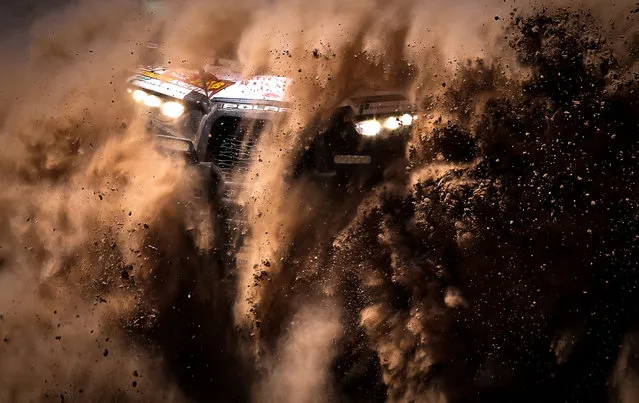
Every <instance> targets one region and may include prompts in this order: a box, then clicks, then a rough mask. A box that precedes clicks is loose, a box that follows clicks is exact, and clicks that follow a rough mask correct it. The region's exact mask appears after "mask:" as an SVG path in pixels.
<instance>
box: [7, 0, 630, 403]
mask: <svg viewBox="0 0 639 403" xmlns="http://www.w3.org/2000/svg"><path fill="white" fill-rule="evenodd" d="M61 3H63V2H61ZM116 3H117V4H111V3H109V4H106V3H104V2H97V1H81V2H73V3H69V4H64V5H60V6H56V7H57V8H56V9H55V10H54V11H53V12H51V13H45V12H44V11H43V12H42V14H43V15H44V16H42V17H39V18H38V19H36V21H35V23H34V25H33V26H32V27H31V28H30V31H29V32H28V34H26V39H25V38H18V37H12V38H13V39H12V41H11V42H10V43H7V46H6V48H7V49H12V48H13V47H14V46H18V44H20V43H29V47H28V50H27V51H26V52H25V51H24V49H22V50H21V52H24V55H21V57H20V58H19V59H18V60H9V61H3V62H2V63H3V64H2V65H3V66H5V64H6V66H7V68H6V69H5V71H7V72H9V73H7V74H6V75H5V76H4V77H2V78H0V83H1V84H2V86H3V91H2V92H0V119H1V120H0V139H1V141H2V148H1V150H0V178H1V180H2V181H3V185H4V186H3V189H1V190H0V290H1V291H0V355H1V356H2V360H0V401H16V402H18V401H224V402H226V401H254V402H260V401H298V402H323V401H345V402H357V401H361V402H371V401H380V402H381V401H388V402H404V401H411V402H469V401H491V402H495V401H503V402H511V401H519V402H525V401H530V402H533V401H535V402H536V401H562V402H563V401H579V402H581V401H612V402H632V401H635V400H636V399H637V396H639V384H638V383H637V376H638V375H637V371H638V370H639V369H638V368H637V367H636V359H635V358H636V355H637V354H639V352H637V347H636V337H637V336H636V326H637V324H638V322H637V317H638V314H639V312H637V310H638V309H637V307H638V306H639V298H638V297H639V294H638V293H637V290H636V287H637V282H638V280H639V278H638V276H637V272H636V270H637V264H638V262H639V259H638V256H637V254H638V251H637V246H636V245H637V240H639V231H638V220H639V213H638V212H639V209H638V206H637V200H638V199H637V197H638V196H639V195H638V194H637V192H638V190H637V189H639V188H638V186H637V175H638V173H637V157H638V152H639V149H638V148H639V141H638V138H637V133H638V132H639V130H638V129H639V115H638V114H637V111H639V100H638V98H637V93H638V91H639V84H638V82H637V79H638V78H639V69H638V66H639V64H637V60H638V57H639V52H638V51H637V49H639V33H638V32H637V24H636V15H637V14H636V13H634V14H633V13H632V11H634V8H636V7H634V8H633V7H631V5H630V4H628V7H626V4H623V5H617V6H616V7H615V8H613V10H614V11H610V10H602V9H601V8H600V7H599V6H597V5H594V6H593V7H592V9H590V10H579V9H577V8H574V7H573V8H555V7H551V6H548V7H547V8H545V9H537V10H531V9H529V8H525V9H520V10H517V9H512V10H511V9H509V8H507V7H506V6H505V5H503V4H501V3H500V4H499V5H496V4H492V5H491V7H487V8H485V9H484V8H482V7H481V6H479V5H468V4H466V5H464V4H462V3H459V4H453V5H451V6H450V7H448V8H446V7H439V6H438V8H437V11H438V12H439V13H433V10H434V9H433V8H432V7H427V6H428V5H430V6H432V4H430V3H428V4H426V3H424V4H421V3H419V2H411V1H396V2H379V1H373V0H369V1H361V2H349V3H347V4H346V3H344V4H342V3H343V2H336V1H328V2H324V3H323V4H322V5H318V9H317V10H315V12H314V13H309V12H308V10H307V6H306V5H305V4H303V2H297V1H282V2H276V3H275V4H269V5H264V4H262V3H261V2H259V1H243V2H228V1H220V2H215V3H214V2H205V1H199V2H194V3H192V4H189V5H188V6H184V5H182V4H178V2H173V3H172V4H171V3H170V4H169V5H168V6H169V7H175V8H174V9H171V8H169V10H172V11H171V12H170V13H165V14H162V15H163V16H164V17H166V16H167V15H168V16H170V18H165V19H164V21H163V22H159V21H158V18H157V15H156V16H155V17H154V16H153V15H149V14H148V13H145V12H143V11H142V10H141V9H140V8H139V5H138V4H137V3H135V4H134V2H128V1H118V2H116ZM236 3H237V4H236ZM382 3H383V4H382ZM473 4H475V3H473ZM624 7H626V8H624ZM622 9H623V10H622ZM620 10H622V11H620ZM239 11H241V15H242V16H243V18H238V15H240V14H239ZM617 12H619V14H615V13H617ZM434 15H437V17H434ZM274 16H277V17H274ZM497 16H498V17H499V18H497ZM444 17H450V21H452V22H450V24H452V26H449V25H446V23H444V22H442V21H444V20H445V18H444ZM207 19H208V21H206V20H207ZM474 20H481V23H477V22H476V21H474ZM70 21H73V22H74V23H75V24H70V23H69V22H70ZM282 21H286V24H283V23H282ZM473 21H474V22H473ZM611 21H612V22H614V24H609V22H611ZM205 22H206V23H205ZM214 22H215V23H214ZM471 22H472V24H471ZM18 25H19V24H18ZM71 25H73V26H71ZM478 25H479V27H478ZM471 26H472V28H470V27H471ZM142 27H144V28H142ZM160 27H162V28H163V29H164V39H163V41H164V42H163V45H164V48H163V50H162V52H163V53H162V55H161V56H162V57H163V58H164V59H165V62H167V63H168V62H171V64H173V65H197V64H198V63H199V62H200V61H204V60H205V59H206V57H218V56H223V57H229V56H230V57H237V58H239V59H240V60H241V61H242V62H243V64H244V66H245V67H246V70H247V74H248V73H271V74H283V75H288V76H294V78H295V79H296V83H295V86H294V88H293V90H292V94H291V95H292V96H293V97H294V99H296V100H298V101H300V102H299V105H302V106H299V107H297V109H296V110H295V111H294V113H293V115H292V116H291V117H290V119H288V120H287V121H284V122H282V124H281V125H280V126H278V127H276V128H275V129H274V130H273V132H272V133H269V134H270V135H271V136H268V137H265V138H263V139H262V141H261V143H260V144H259V145H258V149H259V153H260V160H259V162H258V161H256V162H255V164H254V167H253V169H252V170H251V171H250V172H249V173H248V174H247V175H248V176H247V177H246V178H245V180H246V181H247V183H250V186H249V187H248V190H247V192H246V194H243V195H241V196H242V198H243V201H244V202H245V203H246V206H247V209H248V211H249V213H250V222H251V230H252V239H251V242H250V243H249V245H250V250H249V256H250V261H249V263H248V264H246V265H242V264H240V265H238V267H236V268H233V270H234V271H233V272H232V273H231V275H229V272H228V268H222V267H220V265H221V264H222V263H221V259H219V258H218V257H217V256H216V254H215V253H216V252H215V236H216V234H214V233H213V232H212V229H211V225H212V224H211V223H212V218H211V216H212V214H215V211H214V210H212V209H211V208H210V207H209V206H207V205H206V204H205V203H203V202H202V201H201V200H199V199H197V198H196V197H194V192H193V190H194V189H195V187H196V186H197V184H196V183H193V181H192V180H191V178H193V177H194V176H193V173H192V172H191V171H190V168H189V167H188V166H185V165H184V164H183V163H181V162H176V161H173V160H172V159H169V158H166V157H164V156H162V155H160V154H158V153H157V152H156V151H155V150H154V148H153V147H152V139H150V138H148V137H147V136H146V134H145V133H144V129H143V122H142V118H143V116H141V115H142V114H141V113H138V111H136V110H134V109H132V108H128V106H127V105H128V104H127V102H126V100H127V97H128V94H127V93H126V92H125V88H124V86H123V84H122V83H124V80H125V79H126V74H127V71H128V70H129V69H131V68H133V67H134V66H135V64H136V62H137V60H139V57H140V54H139V52H140V49H141V48H142V47H143V44H144V43H146V41H147V40H155V39H157V37H156V35H155V34H156V32H157V31H158V30H160ZM462 27H463V28H462ZM224 28H228V29H226V30H225V29H224ZM12 29H13V28H12ZM12 32H13V33H12V35H19V34H20V33H19V32H18V33H16V32H15V31H12ZM471 32H472V33H473V35H470V33H471ZM460 37H464V38H465V37H468V38H469V39H468V40H467V41H464V40H461V39H460ZM211 38H215V39H216V40H217V42H216V43H214V44H213V43H210V42H211V41H210V40H211ZM460 44H463V46H460ZM2 49H3V52H5V47H2ZM7 52H8V50H7ZM22 56H24V57H22ZM43 66H46V69H45V68H43ZM389 83H392V84H394V85H395V86H398V87H401V88H402V89H404V90H407V91H408V92H409V93H411V94H412V96H413V98H414V100H415V102H416V104H417V105H418V108H419V111H418V112H419V119H418V120H417V121H416V125H415V127H414V129H413V133H412V137H411V141H410V146H409V148H408V149H407V150H406V159H405V160H402V161H389V169H388V171H387V172H386V174H385V178H384V181H383V182H382V183H380V184H379V185H376V186H375V187H374V188H372V189H362V188H359V187H357V186H353V187H348V188H347V189H343V190H341V191H340V192H335V194H333V193H327V192H326V190H325V189H322V188H321V186H319V185H317V184H316V183H314V182H312V181H311V180H307V178H303V179H302V180H299V181H297V182H294V183H289V182H285V181H284V180H283V178H284V176H285V171H286V170H287V169H288V164H289V163H290V160H291V158H292V157H291V156H292V155H294V154H295V152H296V151H298V150H299V149H301V148H303V147H304V146H305V142H306V141H307V139H306V138H304V136H303V135H302V133H304V131H303V130H302V128H303V127H304V126H305V125H306V124H307V123H308V122H309V120H311V119H312V118H314V117H315V116H317V115H318V114H322V113H323V112H325V111H327V110H330V108H331V107H333V106H334V105H335V103H336V102H338V100H339V99H341V98H342V97H343V96H344V95H346V94H349V93H350V92H352V91H353V90H356V89H359V88H362V87H372V88H377V87H379V86H381V85H383V84H389ZM256 173H258V174H259V175H256ZM225 272H226V274H227V276H222V275H221V274H222V273H225Z"/></svg>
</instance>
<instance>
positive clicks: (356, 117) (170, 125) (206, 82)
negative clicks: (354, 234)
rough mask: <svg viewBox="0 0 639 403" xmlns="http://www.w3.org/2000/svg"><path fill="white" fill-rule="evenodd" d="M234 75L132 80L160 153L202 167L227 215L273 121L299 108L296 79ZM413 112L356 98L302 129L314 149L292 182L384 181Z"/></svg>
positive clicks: (229, 69) (164, 73)
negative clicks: (294, 97) (293, 95)
mask: <svg viewBox="0 0 639 403" xmlns="http://www.w3.org/2000/svg"><path fill="white" fill-rule="evenodd" d="M236 71H237V68H236V67H235V66H233V63H229V62H227V63H224V62H220V63H217V64H216V65H215V66H207V67H205V68H203V69H201V70H200V71H180V70H169V69H166V68H143V69H140V70H139V71H137V72H136V74H135V75H133V76H132V77H131V78H130V79H129V81H128V84H129V87H128V91H129V92H130V94H131V97H132V100H133V101H134V102H136V103H138V104H140V105H141V106H142V107H143V109H144V110H145V112H146V113H147V114H148V120H147V128H148V130H149V131H151V132H152V133H153V134H154V136H155V138H156V139H157V140H158V142H157V143H158V145H159V147H160V148H161V149H162V150H164V151H166V152H169V153H174V154H179V155H182V156H184V157H185V158H186V159H187V161H188V162H189V163H190V164H192V165H194V166H196V167H197V169H199V170H200V172H201V174H202V180H203V183H204V186H203V189H205V190H206V193H207V195H208V197H210V198H211V200H212V202H214V203H216V204H217V205H218V207H219V208H226V209H227V210H234V209H235V207H233V206H234V205H235V204H234V197H235V196H236V194H237V190H238V188H241V186H242V175H241V174H242V173H243V172H246V171H247V170H248V168H249V165H250V164H251V163H252V161H253V159H254V158H256V155H254V153H253V150H254V149H255V147H256V145H257V143H258V140H259V139H260V136H262V135H276V134H275V133H271V132H270V131H271V128H272V126H273V124H274V122H277V121H278V120H279V119H285V118H286V116H287V114H288V113H289V112H290V111H291V109H292V108H293V107H294V105H293V104H292V103H291V101H290V100H289V99H288V98H287V95H288V91H287V90H288V89H289V86H290V85H291V80H289V79H287V78H285V77H277V76H256V77H250V78H243V77H242V76H241V75H240V74H238V73H237V72H236ZM413 113H414V112H413V110H412V109H411V105H410V104H409V102H408V101H407V100H406V98H405V97H404V96H402V95H401V94H399V93H395V92H379V91H378V92H370V93H359V94H354V95H353V96H351V97H349V98H347V99H345V100H344V101H343V102H342V103H341V104H340V105H339V106H337V107H336V108H335V110H334V111H333V113H332V114H331V116H329V117H328V118H324V119H322V118H319V117H318V118H317V119H315V120H314V121H312V122H311V123H309V125H308V127H307V128H305V129H301V130H304V132H305V133H304V135H303V136H302V138H307V139H310V142H309V143H308V144H307V145H306V146H305V147H304V148H302V149H301V151H300V153H299V155H298V156H297V158H296V160H295V161H294V162H293V166H292V169H291V170H290V173H291V174H290V179H291V180H294V179H295V178H296V177H300V176H305V175H307V176H314V177H318V178H331V180H333V181H334V183H335V185H336V186H347V185H348V183H349V182H351V181H353V180H357V181H358V183H360V184H361V183H364V182H366V181H374V180H376V179H379V178H380V177H381V175H382V174H383V171H384V169H385V168H386V164H387V163H388V161H393V160H396V159H397V158H398V157H401V156H402V155H403V154H404V150H405V144H406V141H407V138H408V133H409V129H410V127H411V125H412V123H413V120H414V119H415V118H416V116H415V115H414V114H413ZM231 215H233V214H231ZM235 216H237V214H235Z"/></svg>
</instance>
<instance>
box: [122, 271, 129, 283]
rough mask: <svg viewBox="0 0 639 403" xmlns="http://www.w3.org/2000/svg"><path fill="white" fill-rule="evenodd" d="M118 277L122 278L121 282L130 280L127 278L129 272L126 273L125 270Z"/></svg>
mask: <svg viewBox="0 0 639 403" xmlns="http://www.w3.org/2000/svg"><path fill="white" fill-rule="evenodd" d="M120 277H121V278H122V280H127V281H128V280H130V277H129V272H128V271H126V269H124V270H122V272H120Z"/></svg>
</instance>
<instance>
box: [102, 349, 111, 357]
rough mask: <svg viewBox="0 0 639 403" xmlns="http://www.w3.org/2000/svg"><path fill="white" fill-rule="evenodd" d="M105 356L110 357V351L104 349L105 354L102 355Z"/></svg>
mask: <svg viewBox="0 0 639 403" xmlns="http://www.w3.org/2000/svg"><path fill="white" fill-rule="evenodd" d="M102 355H103V356H105V357H106V356H108V355H109V350H107V349H106V348H105V349H104V352H103V353H102Z"/></svg>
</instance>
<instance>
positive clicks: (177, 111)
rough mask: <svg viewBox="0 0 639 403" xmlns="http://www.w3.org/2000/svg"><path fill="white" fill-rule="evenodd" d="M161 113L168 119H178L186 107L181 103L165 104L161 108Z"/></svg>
mask: <svg viewBox="0 0 639 403" xmlns="http://www.w3.org/2000/svg"><path fill="white" fill-rule="evenodd" d="M160 112H161V113H162V115H164V116H166V117H167V118H172V119H177V118H179V117H180V116H181V115H182V113H183V112H184V105H182V104H181V103H179V102H173V101H171V102H165V103H163V104H162V106H161V107H160Z"/></svg>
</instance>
